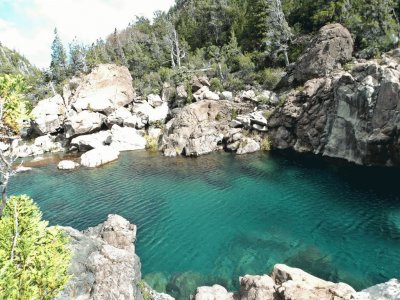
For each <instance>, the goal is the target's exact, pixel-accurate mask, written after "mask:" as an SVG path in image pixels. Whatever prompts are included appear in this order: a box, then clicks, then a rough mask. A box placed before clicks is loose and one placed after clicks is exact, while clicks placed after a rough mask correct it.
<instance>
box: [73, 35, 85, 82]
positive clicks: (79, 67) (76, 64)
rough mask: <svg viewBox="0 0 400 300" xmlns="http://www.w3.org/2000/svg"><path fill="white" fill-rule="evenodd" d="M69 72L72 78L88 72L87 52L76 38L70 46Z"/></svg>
mask: <svg viewBox="0 0 400 300" xmlns="http://www.w3.org/2000/svg"><path fill="white" fill-rule="evenodd" d="M69 71H70V75H72V76H76V75H79V74H80V73H82V72H85V71H86V50H85V47H84V46H83V45H82V44H80V43H79V42H78V41H77V39H76V37H75V38H74V39H73V41H72V42H71V43H70V44H69Z"/></svg>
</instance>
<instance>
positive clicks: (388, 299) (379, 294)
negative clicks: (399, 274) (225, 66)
mask: <svg viewBox="0 0 400 300" xmlns="http://www.w3.org/2000/svg"><path fill="white" fill-rule="evenodd" d="M352 299H355V300H375V299H379V300H397V299H400V281H399V280H397V279H392V280H390V281H388V282H385V283H382V284H377V285H375V286H372V287H370V288H367V289H365V290H362V291H361V292H359V293H356V294H354V295H353V298H352Z"/></svg>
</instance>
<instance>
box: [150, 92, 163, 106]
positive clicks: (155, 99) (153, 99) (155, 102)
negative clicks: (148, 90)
mask: <svg viewBox="0 0 400 300" xmlns="http://www.w3.org/2000/svg"><path fill="white" fill-rule="evenodd" d="M147 102H149V104H150V105H151V106H153V107H158V106H160V105H162V104H163V101H162V99H161V97H160V96H159V95H155V94H150V95H148V96H147Z"/></svg>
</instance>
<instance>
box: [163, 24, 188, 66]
mask: <svg viewBox="0 0 400 300" xmlns="http://www.w3.org/2000/svg"><path fill="white" fill-rule="evenodd" d="M166 26H167V30H168V33H167V36H166V37H165V38H166V42H167V44H168V46H169V49H170V58H171V66H172V68H175V67H178V68H180V67H181V61H182V59H183V58H184V57H185V56H186V52H185V51H184V50H183V49H182V48H181V46H180V41H179V36H178V33H177V31H176V28H175V26H174V24H173V23H172V22H171V21H167V22H166Z"/></svg>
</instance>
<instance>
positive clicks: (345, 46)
mask: <svg viewBox="0 0 400 300" xmlns="http://www.w3.org/2000/svg"><path fill="white" fill-rule="evenodd" d="M353 46H354V42H353V38H352V37H351V34H350V32H349V31H348V30H347V29H346V28H345V27H343V26H342V25H341V24H329V25H326V26H324V27H322V28H321V29H320V30H319V32H318V34H317V35H316V36H315V37H314V39H313V40H312V41H311V43H310V45H309V46H308V48H307V50H306V51H305V52H304V53H303V55H302V56H301V57H300V58H299V60H298V61H297V62H296V63H295V65H294V67H293V69H292V70H289V72H288V76H287V77H286V79H285V81H287V82H289V83H290V84H291V83H293V82H297V83H304V82H306V81H307V80H309V79H312V78H318V77H322V76H326V75H328V74H329V73H330V72H332V71H333V70H335V69H338V68H339V67H341V66H342V65H343V64H345V63H347V62H348V61H350V60H351V58H352V54H353Z"/></svg>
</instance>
